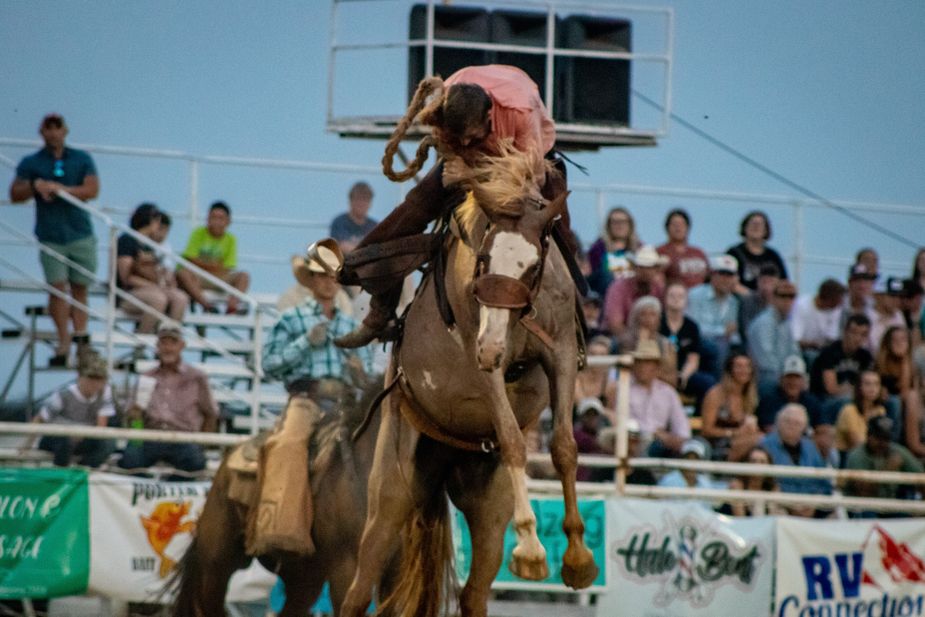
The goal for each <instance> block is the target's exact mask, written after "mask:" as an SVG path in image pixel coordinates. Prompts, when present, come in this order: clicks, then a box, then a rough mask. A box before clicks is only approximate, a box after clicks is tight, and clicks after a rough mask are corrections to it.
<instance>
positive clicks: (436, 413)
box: [405, 367, 549, 437]
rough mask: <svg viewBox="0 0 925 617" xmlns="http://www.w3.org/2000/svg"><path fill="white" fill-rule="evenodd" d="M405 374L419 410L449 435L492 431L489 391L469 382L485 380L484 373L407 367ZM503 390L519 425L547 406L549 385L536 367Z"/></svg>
mask: <svg viewBox="0 0 925 617" xmlns="http://www.w3.org/2000/svg"><path fill="white" fill-rule="evenodd" d="M474 370H475V371H478V369H474ZM405 375H406V376H407V378H408V381H409V384H410V385H411V389H412V391H413V393H414V398H415V400H416V401H417V403H418V405H419V407H420V409H421V410H422V411H424V412H425V413H426V414H427V416H428V418H429V419H430V420H431V421H432V422H434V423H435V424H436V425H437V426H439V427H440V428H442V429H443V430H445V431H447V432H448V433H449V434H451V435H455V436H459V437H465V436H471V437H482V436H486V435H491V434H492V433H493V432H494V424H493V422H492V415H493V413H494V411H493V410H492V408H491V402H490V398H489V396H488V393H487V392H486V391H484V390H483V389H480V388H478V387H475V386H473V385H472V384H477V383H478V382H479V381H482V382H484V375H473V374H471V372H470V371H467V370H466V369H465V368H459V367H457V368H455V370H449V371H447V370H435V369H434V370H428V369H422V370H420V371H409V370H407V369H406V370H405ZM505 389H506V392H507V398H508V401H510V404H511V409H512V410H513V412H514V416H515V417H516V418H517V422H518V424H519V425H520V426H527V425H529V424H531V423H532V422H533V421H535V420H536V418H537V416H538V415H539V413H540V412H541V411H542V410H543V408H544V407H546V405H548V401H549V387H548V383H547V381H546V376H545V375H544V374H543V372H542V370H541V369H540V368H539V367H536V368H534V369H532V370H530V371H528V372H527V373H526V374H525V375H524V376H523V377H521V378H520V379H519V380H518V381H517V382H515V383H512V384H507V387H506V388H505Z"/></svg>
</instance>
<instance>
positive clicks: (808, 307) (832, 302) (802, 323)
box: [790, 279, 846, 363]
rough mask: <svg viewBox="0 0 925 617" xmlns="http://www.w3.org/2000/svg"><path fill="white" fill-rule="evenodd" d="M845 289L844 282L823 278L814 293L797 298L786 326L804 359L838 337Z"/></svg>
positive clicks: (810, 358) (813, 356)
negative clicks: (813, 294)
mask: <svg viewBox="0 0 925 617" xmlns="http://www.w3.org/2000/svg"><path fill="white" fill-rule="evenodd" d="M845 292H846V289H845V286H844V285H842V284H841V283H839V282H838V281H836V280H835V279H826V280H824V281H822V284H821V285H819V290H818V291H817V292H816V295H815V297H812V296H809V295H803V296H800V297H799V298H797V301H796V304H794V307H793V314H792V316H791V318H790V327H791V330H792V332H793V338H794V340H796V342H797V344H798V345H799V346H800V350H801V351H802V352H803V355H804V357H806V358H807V361H808V362H810V363H811V362H812V360H815V359H816V356H817V355H819V352H820V351H821V350H822V348H823V347H825V346H826V345H830V344H831V343H833V342H835V341H836V340H838V332H839V325H840V324H841V321H842V312H843V311H844V307H843V306H842V302H843V301H844V299H845Z"/></svg>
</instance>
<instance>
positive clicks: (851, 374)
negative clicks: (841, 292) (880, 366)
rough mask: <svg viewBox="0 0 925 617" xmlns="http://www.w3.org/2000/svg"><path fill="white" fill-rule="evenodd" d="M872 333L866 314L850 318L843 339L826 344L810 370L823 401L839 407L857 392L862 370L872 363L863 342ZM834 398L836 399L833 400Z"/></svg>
mask: <svg viewBox="0 0 925 617" xmlns="http://www.w3.org/2000/svg"><path fill="white" fill-rule="evenodd" d="M869 336H870V320H869V319H868V318H867V316H866V315H864V314H855V315H851V316H850V317H848V321H847V322H846V323H845V329H844V331H843V332H842V338H841V340H838V341H835V342H834V343H832V344H831V345H829V346H827V347H824V348H823V349H822V351H821V352H820V353H819V357H817V358H816V361H815V362H813V366H812V369H810V381H809V384H810V389H811V390H812V391H813V394H815V395H816V396H817V397H819V399H820V400H821V401H822V403H823V404H831V405H834V406H835V407H836V408H837V409H841V406H842V405H843V404H844V403H845V402H846V401H848V400H850V399H851V397H852V396H853V395H854V386H855V385H856V384H857V383H858V377H859V376H860V374H861V371H865V370H867V369H869V368H870V367H871V366H873V363H874V357H873V356H872V355H871V354H870V352H869V351H867V350H866V349H864V347H863V345H864V343H865V342H866V341H867V340H868V338H869ZM832 401H834V402H832Z"/></svg>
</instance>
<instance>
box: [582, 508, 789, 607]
mask: <svg viewBox="0 0 925 617" xmlns="http://www.w3.org/2000/svg"><path fill="white" fill-rule="evenodd" d="M607 506H608V513H607V527H608V536H609V537H610V538H611V539H610V544H609V546H608V547H607V567H608V568H610V571H609V572H608V574H607V580H608V581H609V583H610V584H609V587H610V591H609V592H608V593H607V594H605V595H604V596H602V597H601V598H600V600H599V601H598V612H597V614H598V615H600V617H615V616H620V615H632V616H633V617H687V616H704V617H706V616H709V617H715V616H716V615H748V616H749V617H761V616H764V615H769V614H770V610H771V580H772V571H773V567H774V552H773V543H774V520H773V519H771V518H746V519H734V518H730V517H725V516H721V515H718V514H715V513H714V512H712V511H711V510H708V509H706V508H705V507H703V506H700V505H698V504H696V503H685V502H668V501H652V500H643V499H630V498H626V499H610V500H608V502H607Z"/></svg>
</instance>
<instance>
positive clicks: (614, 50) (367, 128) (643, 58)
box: [325, 0, 674, 151]
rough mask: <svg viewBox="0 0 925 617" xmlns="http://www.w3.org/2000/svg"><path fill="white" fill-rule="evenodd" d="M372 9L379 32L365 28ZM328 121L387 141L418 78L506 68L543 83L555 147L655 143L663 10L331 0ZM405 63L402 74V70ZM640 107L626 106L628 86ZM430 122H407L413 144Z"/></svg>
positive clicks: (512, 0)
mask: <svg viewBox="0 0 925 617" xmlns="http://www.w3.org/2000/svg"><path fill="white" fill-rule="evenodd" d="M372 6H375V15H376V17H375V19H376V23H377V24H378V25H377V32H376V35H377V36H375V37H371V38H370V37H368V36H367V37H365V38H363V37H360V36H359V33H360V32H365V33H366V34H367V35H368V33H369V32H368V29H364V28H362V27H360V26H361V24H368V22H369V19H370V18H371V17H370V13H369V12H368V9H370V8H371V7H372ZM330 24H331V39H330V55H329V67H328V91H327V101H328V105H327V117H326V122H325V128H326V130H327V131H328V132H331V133H336V134H337V135H339V136H341V137H353V138H362V139H379V140H382V139H386V138H388V137H389V136H391V134H392V132H393V131H394V129H395V127H396V125H397V123H398V122H399V121H400V119H401V117H402V115H403V114H404V113H405V110H406V106H407V103H408V101H409V100H410V97H411V95H412V94H413V92H414V90H415V88H416V86H417V84H418V82H419V80H420V79H422V78H424V77H426V76H431V75H437V74H439V75H442V76H443V77H447V76H449V75H450V74H451V73H452V72H454V71H456V70H458V69H459V68H462V67H464V66H474V65H484V64H511V65H514V66H517V67H519V68H521V69H523V70H524V71H525V72H526V73H527V74H528V75H529V76H530V77H531V78H532V79H533V81H534V82H536V84H537V86H538V87H539V91H540V96H541V97H542V99H543V101H544V103H545V104H546V107H547V108H548V109H549V111H550V114H551V116H552V118H553V120H554V121H555V123H556V133H557V144H556V145H557V147H558V148H559V149H562V150H570V151H576V150H597V149H599V148H602V147H608V146H620V147H626V146H654V145H656V144H657V142H658V139H659V138H660V137H663V136H665V135H667V133H668V126H669V120H670V113H671V68H672V62H673V37H674V13H673V11H672V10H671V9H670V8H661V7H638V6H619V5H610V6H608V5H602V4H583V3H581V2H559V1H557V0H546V1H543V0H474V1H472V2H466V3H455V2H454V3H452V4H447V3H443V2H439V1H438V0H382V1H377V2H375V3H372V2H362V1H360V2H357V1H355V0H334V1H333V3H332V14H331V22H330ZM406 67H407V70H406ZM636 92H638V93H639V94H641V95H644V99H645V100H646V101H647V103H649V102H651V103H650V104H647V105H641V106H635V107H634V106H632V105H631V103H632V102H633V101H634V100H635V95H634V93H636ZM425 130H427V129H426V128H425V127H412V128H411V130H409V131H408V133H407V135H406V139H407V140H409V141H410V140H414V141H417V140H419V139H420V138H421V137H422V136H423V135H424V131H425Z"/></svg>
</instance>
